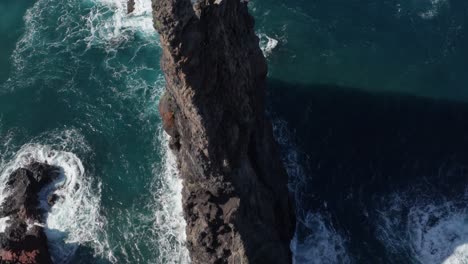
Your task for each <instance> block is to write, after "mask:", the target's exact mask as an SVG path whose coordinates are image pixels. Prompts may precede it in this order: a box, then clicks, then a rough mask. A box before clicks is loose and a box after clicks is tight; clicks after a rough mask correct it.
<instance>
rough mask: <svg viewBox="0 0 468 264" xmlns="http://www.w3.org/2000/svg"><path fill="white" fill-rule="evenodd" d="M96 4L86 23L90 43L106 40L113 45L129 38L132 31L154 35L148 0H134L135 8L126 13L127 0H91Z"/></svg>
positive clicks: (131, 35)
mask: <svg viewBox="0 0 468 264" xmlns="http://www.w3.org/2000/svg"><path fill="white" fill-rule="evenodd" d="M93 1H94V2H95V3H96V6H95V7H94V8H93V9H92V10H91V12H90V14H89V16H88V18H87V24H88V27H89V29H90V33H91V34H90V36H89V37H88V38H87V41H88V43H89V44H90V45H91V44H93V43H94V42H98V43H100V44H102V42H103V41H104V42H106V43H107V44H111V45H113V46H115V45H116V44H120V43H123V42H126V41H128V40H131V39H132V37H133V33H134V32H136V31H137V32H140V33H143V34H144V35H147V36H155V35H156V31H155V30H154V28H153V17H152V7H151V1H150V0H135V10H134V11H133V13H131V14H127V0H93Z"/></svg>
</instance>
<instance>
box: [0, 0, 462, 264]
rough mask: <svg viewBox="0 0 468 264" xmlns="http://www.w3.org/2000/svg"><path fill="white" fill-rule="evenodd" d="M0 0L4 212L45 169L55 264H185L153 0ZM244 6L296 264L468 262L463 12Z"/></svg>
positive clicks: (317, 1) (431, 2)
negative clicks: (27, 175)
mask: <svg viewBox="0 0 468 264" xmlns="http://www.w3.org/2000/svg"><path fill="white" fill-rule="evenodd" d="M0 1H1V2H0V39H1V41H0V202H1V201H2V200H3V199H4V197H5V191H6V190H5V187H4V186H5V181H6V178H7V177H8V175H9V173H11V172H12V170H14V169H16V168H18V167H20V166H22V165H25V164H27V163H29V162H31V161H32V160H37V161H42V162H48V163H50V164H55V165H58V166H60V167H62V168H63V169H64V175H65V178H64V180H63V181H61V182H58V183H56V184H57V188H58V190H57V192H59V194H60V195H61V196H62V197H63V198H62V199H60V200H59V201H58V202H57V204H56V205H55V206H54V207H53V209H52V211H51V212H50V214H49V216H48V219H47V235H48V238H49V241H50V245H49V246H50V248H51V250H52V253H53V258H54V262H55V263H164V264H166V263H190V259H189V257H188V252H187V249H186V248H185V246H184V241H185V234H184V230H185V224H184V220H183V217H182V204H181V195H180V191H181V188H182V184H181V181H180V180H179V179H178V177H177V170H176V168H175V160H174V157H173V155H172V154H171V153H170V151H168V149H167V136H166V135H165V134H164V133H163V132H162V129H161V124H160V118H159V114H158V111H157V104H158V100H159V98H160V95H161V93H162V91H163V89H164V79H163V76H162V72H161V70H160V66H159V59H160V55H161V49H160V47H159V39H158V35H157V33H156V32H155V31H154V29H153V27H152V17H151V1H150V0H136V10H135V12H134V13H133V14H131V15H127V14H126V0H35V1H33V0H0ZM249 5H250V10H251V12H252V14H253V15H254V16H255V18H256V31H257V33H258V35H259V37H260V42H261V43H260V44H261V47H262V50H263V51H264V54H265V56H266V57H267V60H268V64H269V69H270V71H269V75H268V78H269V79H268V83H269V92H268V102H269V103H268V115H270V116H271V118H272V120H273V124H274V132H275V136H276V138H277V140H278V142H279V145H280V150H281V153H282V157H283V160H284V162H285V164H286V167H287V170H288V173H289V175H290V184H289V187H290V190H291V192H292V193H293V194H294V196H295V198H296V207H297V215H298V226H297V233H296V236H295V238H294V239H293V241H292V243H291V248H292V249H293V252H294V260H295V263H297V264H303V263H312V264H315V263H317V264H321V263H330V264H334V263H372V264H374V263H411V264H413V263H414V264H432V263H435V264H438V263H444V264H466V263H468V208H467V206H466V204H467V202H468V191H467V186H468V185H467V184H468V170H467V168H468V151H467V150H468V122H467V120H468V1H466V0H326V1H325V0H287V1H286V0H251V1H250V4H249ZM4 226H5V221H4V219H0V232H1V231H2V229H3V228H4Z"/></svg>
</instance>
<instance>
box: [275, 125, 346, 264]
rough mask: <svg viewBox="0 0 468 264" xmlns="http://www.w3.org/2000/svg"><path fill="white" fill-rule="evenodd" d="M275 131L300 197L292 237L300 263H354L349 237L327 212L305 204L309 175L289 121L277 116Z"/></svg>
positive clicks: (293, 187)
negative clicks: (352, 261) (288, 123)
mask: <svg viewBox="0 0 468 264" xmlns="http://www.w3.org/2000/svg"><path fill="white" fill-rule="evenodd" d="M273 133H274V136H275V138H276V141H277V142H278V143H279V145H280V147H281V154H282V159H283V163H284V165H285V168H286V171H287V172H288V175H289V191H290V192H291V193H293V195H294V196H295V201H296V214H297V226H296V234H295V235H294V238H293V240H292V241H291V250H292V252H293V260H294V263H296V264H302V263H304V264H306V263H316V264H326V263H329V264H332V263H351V259H350V258H349V255H348V252H347V248H346V244H347V240H346V239H345V238H344V237H343V236H342V235H341V234H340V233H339V232H338V231H336V230H335V228H334V227H333V225H332V224H331V221H330V219H329V217H328V216H327V214H326V213H325V212H311V211H307V210H305V209H304V208H305V207H304V206H303V205H302V201H303V200H304V199H307V198H304V195H305V194H306V192H307V178H306V177H307V176H306V172H305V170H304V168H303V167H302V166H301V164H302V163H301V153H300V152H299V150H298V148H297V147H296V146H295V144H294V142H293V140H292V136H291V134H290V132H289V130H288V125H287V123H286V121H284V120H281V119H278V118H276V119H274V121H273Z"/></svg>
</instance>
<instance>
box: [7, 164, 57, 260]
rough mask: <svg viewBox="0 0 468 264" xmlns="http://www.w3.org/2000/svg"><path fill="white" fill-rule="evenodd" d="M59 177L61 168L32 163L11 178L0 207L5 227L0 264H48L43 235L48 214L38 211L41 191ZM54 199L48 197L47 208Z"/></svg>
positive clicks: (14, 173) (42, 209)
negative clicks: (6, 194)
mask: <svg viewBox="0 0 468 264" xmlns="http://www.w3.org/2000/svg"><path fill="white" fill-rule="evenodd" d="M59 175H60V168H58V167H55V166H50V165H47V164H44V163H38V162H33V163H31V164H30V165H28V166H26V167H25V168H20V169H17V170H15V171H14V172H13V173H11V174H10V176H9V178H8V180H7V183H6V188H7V191H8V193H9V194H8V196H7V197H6V199H5V200H4V202H3V203H2V205H1V207H0V218H4V219H7V221H6V223H7V224H8V226H7V227H6V228H5V230H4V232H2V233H0V263H5V264H9V263H20V264H51V263H52V259H51V256H50V253H49V249H48V245H47V237H46V235H45V232H44V223H45V220H46V219H45V218H46V214H47V212H46V211H45V209H44V208H41V207H40V200H39V199H40V198H39V194H40V192H41V190H42V189H43V188H44V187H46V186H47V185H49V184H50V183H52V182H53V181H54V180H55V179H57V178H58V177H59ZM56 199H57V197H55V196H54V195H51V196H50V197H48V203H49V206H53V203H54V202H55V200H56Z"/></svg>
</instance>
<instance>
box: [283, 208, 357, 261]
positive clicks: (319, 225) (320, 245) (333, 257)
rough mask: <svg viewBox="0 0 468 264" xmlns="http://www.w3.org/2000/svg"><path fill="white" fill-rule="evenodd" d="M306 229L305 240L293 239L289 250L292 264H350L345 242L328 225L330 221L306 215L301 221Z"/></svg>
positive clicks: (310, 214) (314, 214)
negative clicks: (292, 260) (291, 253)
mask: <svg viewBox="0 0 468 264" xmlns="http://www.w3.org/2000/svg"><path fill="white" fill-rule="evenodd" d="M303 224H304V226H305V228H307V233H308V234H307V236H306V237H305V239H302V240H301V239H299V238H298V234H296V236H295V237H294V239H293V241H292V244H291V248H292V249H293V252H294V263H315V264H325V263H327V264H328V263H329V264H332V263H343V264H345V263H351V260H350V259H349V257H348V255H347V251H346V246H345V244H346V240H345V239H344V238H343V237H342V236H341V235H340V234H339V233H338V232H337V231H336V230H335V229H334V228H333V226H331V225H330V220H329V219H328V218H327V217H324V216H323V215H321V214H318V213H308V214H307V216H306V218H305V219H304V221H303Z"/></svg>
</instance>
